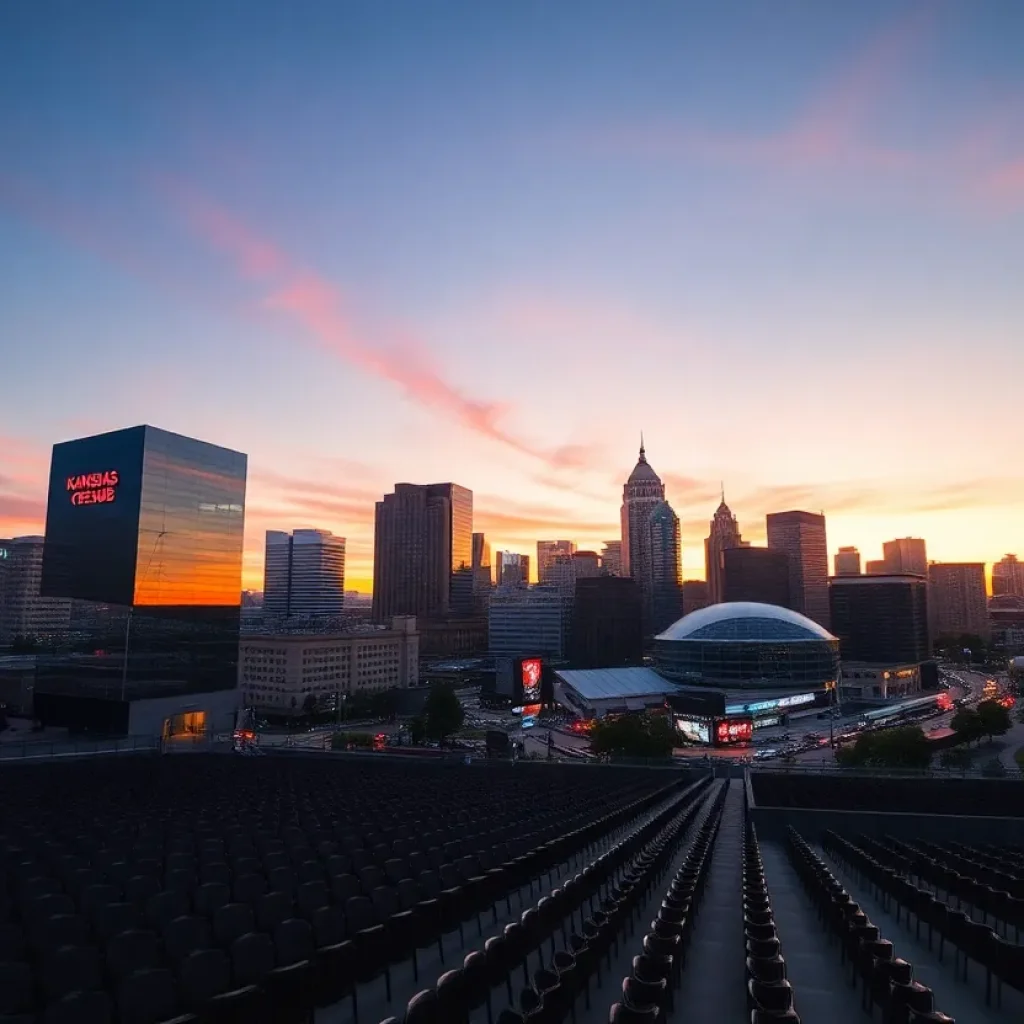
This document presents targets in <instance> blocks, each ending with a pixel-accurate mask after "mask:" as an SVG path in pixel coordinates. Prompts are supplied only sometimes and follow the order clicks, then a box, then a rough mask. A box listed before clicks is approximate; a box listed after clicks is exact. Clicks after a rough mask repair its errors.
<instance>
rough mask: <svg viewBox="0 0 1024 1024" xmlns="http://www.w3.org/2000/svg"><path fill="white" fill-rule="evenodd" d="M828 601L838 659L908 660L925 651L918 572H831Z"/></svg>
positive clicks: (923, 591)
mask: <svg viewBox="0 0 1024 1024" xmlns="http://www.w3.org/2000/svg"><path fill="white" fill-rule="evenodd" d="M829 602H830V605H831V612H832V632H833V634H834V635H835V636H837V637H839V646H840V653H841V654H842V657H843V660H844V661H856V662H865V663H868V664H876V665H883V664H884V665H890V666H895V665H914V664H920V663H921V662H922V661H925V660H926V659H927V658H928V657H929V656H930V654H931V650H930V647H929V642H928V584H927V582H926V581H925V580H923V579H921V577H919V576H916V575H909V574H907V575H895V574H894V575H890V576H836V577H834V578H833V579H832V580H831V581H830V583H829Z"/></svg>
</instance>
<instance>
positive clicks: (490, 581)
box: [473, 533, 494, 596]
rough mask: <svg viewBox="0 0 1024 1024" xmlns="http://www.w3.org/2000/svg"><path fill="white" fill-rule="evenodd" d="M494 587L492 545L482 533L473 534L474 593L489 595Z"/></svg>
mask: <svg viewBox="0 0 1024 1024" xmlns="http://www.w3.org/2000/svg"><path fill="white" fill-rule="evenodd" d="M493 585H494V578H493V577H492V575H491V545H490V544H489V543H488V542H487V538H486V537H485V536H484V535H483V534H482V533H474V534H473V592H474V593H475V594H477V595H478V596H481V595H486V594H489V593H490V591H491V587H492V586H493Z"/></svg>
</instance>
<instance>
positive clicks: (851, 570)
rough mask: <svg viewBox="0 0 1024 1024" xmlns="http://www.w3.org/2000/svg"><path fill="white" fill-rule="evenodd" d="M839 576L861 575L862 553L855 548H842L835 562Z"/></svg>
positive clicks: (837, 553)
mask: <svg viewBox="0 0 1024 1024" xmlns="http://www.w3.org/2000/svg"><path fill="white" fill-rule="evenodd" d="M833 564H834V565H835V570H836V575H837V576H859V575H860V552H859V551H858V550H857V549H856V548H853V547H848V548H840V549H839V550H838V551H837V552H836V557H835V561H834V563H833Z"/></svg>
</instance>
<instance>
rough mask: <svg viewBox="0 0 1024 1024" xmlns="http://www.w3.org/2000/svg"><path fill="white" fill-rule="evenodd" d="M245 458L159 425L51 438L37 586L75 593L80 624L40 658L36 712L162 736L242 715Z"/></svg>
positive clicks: (50, 592)
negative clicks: (59, 440)
mask: <svg viewBox="0 0 1024 1024" xmlns="http://www.w3.org/2000/svg"><path fill="white" fill-rule="evenodd" d="M246 463H247V460H246V456H245V455H243V454H241V453H240V452H235V451H231V450H229V449H227V448H220V447H218V446H216V445H212V444H207V443H205V442H203V441H198V440H195V439H194V438H191V437H183V436H181V435H180V434H172V433H169V432H168V431H165V430H158V429H156V428H155V427H151V426H139V427H131V428H129V429H127V430H117V431H112V432H110V433H106V434H99V435H96V436H94V437H86V438H82V439H80V440H76V441H67V442H65V443H63V444H56V445H54V446H53V457H52V461H51V464H50V489H49V497H48V500H47V507H46V542H45V546H44V549H43V563H42V581H41V588H40V589H41V594H42V596H44V597H55V598H71V599H73V600H74V602H75V613H76V616H77V618H78V619H79V620H80V621H81V628H79V626H78V625H76V628H75V636H74V640H73V644H72V645H71V646H70V647H68V648H67V649H65V650H62V651H59V652H54V654H53V655H52V656H51V657H48V658H46V659H45V661H44V663H43V664H42V665H41V666H40V667H39V669H37V676H36V691H35V698H34V699H35V713H36V715H37V717H39V718H40V719H41V720H42V721H45V722H47V723H49V724H53V725H65V726H68V727H71V728H89V729H94V730H96V731H100V730H103V731H108V732H112V733H131V734H133V735H135V734H146V735H152V734H153V733H154V732H156V733H162V734H163V735H164V736H165V737H173V736H175V735H177V734H179V733H181V734H188V735H194V734H196V733H202V732H207V731H213V732H220V731H222V730H224V729H225V728H227V729H230V728H231V727H232V726H233V724H234V713H235V710H236V708H237V703H238V694H237V683H238V640H239V618H240V611H241V609H240V605H241V594H242V537H243V531H244V521H245V483H246ZM83 651H87V652H89V653H87V654H83V653H81V652H83ZM150 698H159V699H158V700H155V699H150Z"/></svg>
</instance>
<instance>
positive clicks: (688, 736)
mask: <svg viewBox="0 0 1024 1024" xmlns="http://www.w3.org/2000/svg"><path fill="white" fill-rule="evenodd" d="M676 732H678V733H679V735H680V736H681V737H682V738H683V740H684V741H685V742H687V743H702V744H704V745H705V746H708V745H710V743H711V722H710V720H709V719H706V718H686V717H684V716H682V715H677V716H676Z"/></svg>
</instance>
